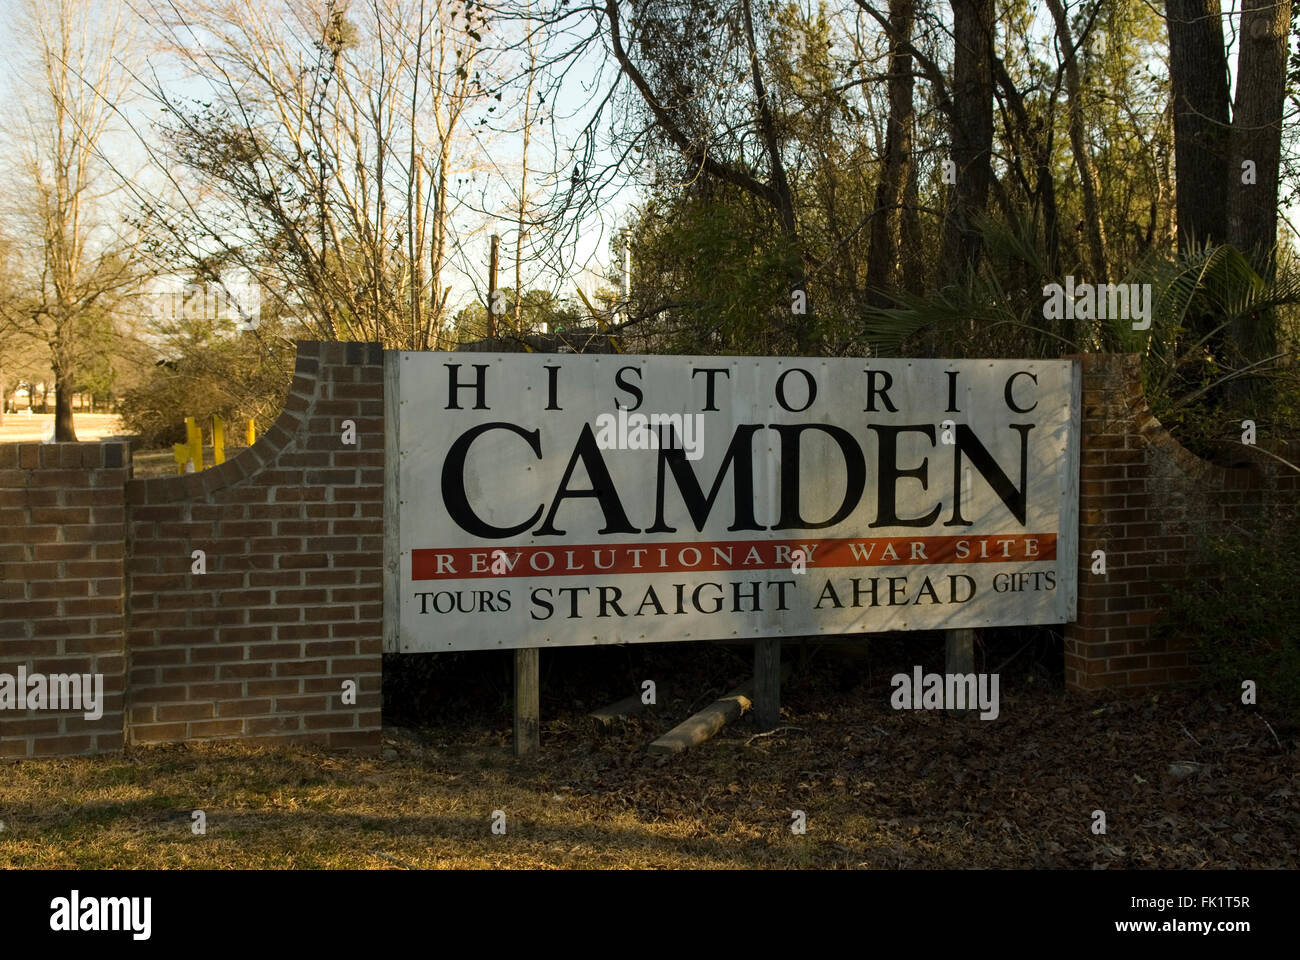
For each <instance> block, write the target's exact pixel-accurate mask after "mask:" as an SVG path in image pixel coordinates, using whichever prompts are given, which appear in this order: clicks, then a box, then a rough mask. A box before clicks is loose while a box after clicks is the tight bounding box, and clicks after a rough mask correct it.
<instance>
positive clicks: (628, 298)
mask: <svg viewBox="0 0 1300 960" xmlns="http://www.w3.org/2000/svg"><path fill="white" fill-rule="evenodd" d="M619 286H621V287H622V294H623V322H624V323H626V322H627V321H628V320H630V319H631V313H632V310H631V304H632V233H631V231H629V230H624V231H623V278H622V282H621V283H620V284H619Z"/></svg>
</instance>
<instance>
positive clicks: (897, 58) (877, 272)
mask: <svg viewBox="0 0 1300 960" xmlns="http://www.w3.org/2000/svg"><path fill="white" fill-rule="evenodd" d="M915 15H916V11H915V7H914V0H890V3H889V24H890V38H891V41H892V43H891V47H892V49H891V51H890V57H889V120H888V125H887V127H886V132H885V156H884V158H883V161H882V163H881V170H880V181H879V182H878V183H877V184H876V205H875V216H874V218H873V219H872V221H871V243H870V246H869V247H868V248H867V302H868V303H870V304H873V305H875V306H888V305H889V303H890V297H889V295H888V292H887V291H889V290H891V289H893V288H895V287H896V286H897V285H898V274H899V245H900V243H901V240H902V228H903V210H902V203H903V193H904V191H905V190H906V189H907V182H908V177H909V173H910V170H911V166H912V121H913V105H912V57H911V54H909V53H906V52H904V51H905V48H906V46H907V44H909V43H911V41H912V24H913V21H914V19H915Z"/></svg>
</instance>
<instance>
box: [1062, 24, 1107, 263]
mask: <svg viewBox="0 0 1300 960" xmlns="http://www.w3.org/2000/svg"><path fill="white" fill-rule="evenodd" d="M1047 7H1048V9H1049V10H1050V11H1051V13H1052V20H1053V21H1055V23H1056V42H1057V44H1058V45H1059V46H1060V48H1061V57H1062V59H1063V61H1064V64H1065V85H1066V93H1067V95H1068V96H1069V98H1070V101H1069V116H1070V150H1071V151H1072V152H1073V153H1074V166H1075V169H1077V170H1078V171H1079V187H1080V190H1081V192H1082V193H1083V218H1084V231H1085V233H1086V236H1087V238H1088V258H1089V261H1090V262H1089V264H1088V265H1089V267H1090V268H1091V269H1092V274H1093V277H1094V278H1095V279H1094V280H1093V282H1094V283H1108V282H1110V264H1109V262H1108V260H1107V257H1106V227H1105V224H1103V223H1102V219H1101V205H1100V204H1099V203H1098V202H1097V168H1096V166H1095V165H1094V164H1093V162H1092V153H1091V152H1090V151H1089V149H1088V136H1087V129H1086V127H1085V122H1084V116H1083V84H1082V82H1081V80H1080V77H1079V58H1078V57H1077V56H1075V44H1074V37H1073V35H1072V34H1071V33H1070V25H1069V23H1068V22H1067V21H1066V19H1065V8H1064V7H1062V6H1061V0H1047ZM1089 29H1091V26H1090V27H1089ZM1086 36H1087V34H1086V33H1085V35H1084V36H1083V37H1080V38H1079V40H1080V42H1083V40H1084V39H1085V38H1086Z"/></svg>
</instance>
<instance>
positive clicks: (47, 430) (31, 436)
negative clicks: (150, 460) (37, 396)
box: [0, 412, 122, 443]
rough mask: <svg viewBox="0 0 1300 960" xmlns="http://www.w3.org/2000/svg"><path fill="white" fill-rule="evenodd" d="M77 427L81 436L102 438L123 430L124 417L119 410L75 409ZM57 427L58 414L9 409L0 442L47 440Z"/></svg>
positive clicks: (2, 426)
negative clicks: (55, 426) (118, 412)
mask: <svg viewBox="0 0 1300 960" xmlns="http://www.w3.org/2000/svg"><path fill="white" fill-rule="evenodd" d="M72 425H73V428H74V429H75V430H76V431H77V439H78V440H99V439H101V438H102V437H111V436H115V435H117V434H120V433H121V432H122V418H121V417H119V416H118V415H117V414H115V413H80V412H77V413H74V414H73V417H72ZM53 430H54V414H52V413H34V414H32V415H31V416H28V415H27V413H26V412H23V413H6V414H5V415H4V423H0V443H31V442H34V441H41V440H44V439H45V437H47V436H49V435H51V433H52V431H53Z"/></svg>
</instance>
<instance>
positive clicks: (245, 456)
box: [126, 343, 384, 750]
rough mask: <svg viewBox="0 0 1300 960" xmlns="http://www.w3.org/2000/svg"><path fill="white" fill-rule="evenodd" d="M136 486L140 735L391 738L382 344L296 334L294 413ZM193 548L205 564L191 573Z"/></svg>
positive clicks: (130, 577) (131, 610)
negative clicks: (236, 448)
mask: <svg viewBox="0 0 1300 960" xmlns="http://www.w3.org/2000/svg"><path fill="white" fill-rule="evenodd" d="M347 420H352V421H353V422H354V424H355V429H356V441H357V442H356V444H355V445H347V444H345V443H344V441H343V431H344V422H345V421H347ZM126 500H127V522H128V530H127V560H126V588H127V596H128V597H129V601H128V610H127V617H128V621H127V631H126V651H127V663H128V684H129V696H128V702H127V708H128V723H127V733H128V740H129V742H131V743H147V742H160V741H177V740H192V739H221V738H239V739H242V740H246V741H250V742H286V741H303V742H312V743H317V744H321V745H324V746H328V747H334V748H348V749H362V750H373V749H377V748H378V745H379V735H380V671H381V663H382V651H381V647H382V619H383V610H382V584H381V575H382V568H383V505H384V504H383V500H384V419H383V351H382V349H381V348H380V346H379V345H378V344H363V343H346V344H344V343H300V344H299V345H298V359H297V365H296V368H295V371H294V378H293V383H292V385H291V387H290V389H289V394H288V397H287V398H286V400H285V405H284V411H283V413H282V414H281V415H280V418H279V419H278V420H277V421H276V423H275V425H274V426H273V427H272V428H271V429H270V430H269V431H267V433H266V434H265V435H264V436H263V437H261V438H260V439H259V440H258V441H257V443H256V444H255V445H254V446H252V447H250V448H249V449H247V450H243V451H241V452H240V453H239V454H238V455H237V456H235V457H233V458H232V459H230V460H228V461H227V462H226V463H224V464H222V465H221V466H219V467H212V468H209V469H207V470H204V471H201V472H199V473H194V474H189V475H186V476H180V477H165V478H157V479H139V480H131V481H129V482H128V483H127V485H126ZM196 550H201V551H203V552H204V554H205V560H206V568H207V569H206V573H202V574H199V573H195V572H193V566H194V560H193V558H192V555H193V552H194V551H196ZM347 680H352V681H355V683H356V688H355V696H356V702H355V704H354V705H349V704H347V703H345V702H344V696H343V684H344V681H347Z"/></svg>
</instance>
